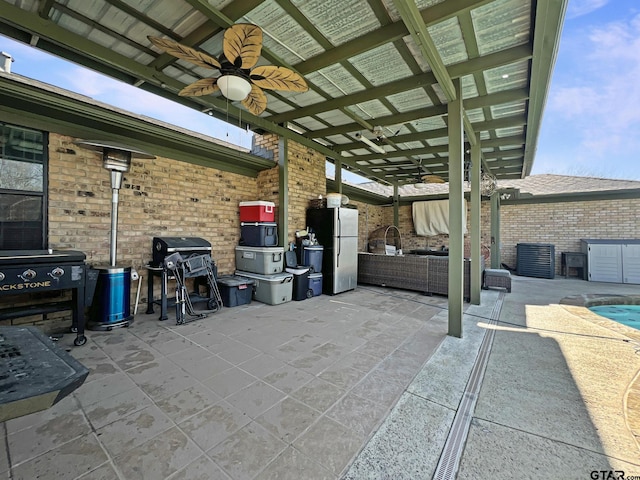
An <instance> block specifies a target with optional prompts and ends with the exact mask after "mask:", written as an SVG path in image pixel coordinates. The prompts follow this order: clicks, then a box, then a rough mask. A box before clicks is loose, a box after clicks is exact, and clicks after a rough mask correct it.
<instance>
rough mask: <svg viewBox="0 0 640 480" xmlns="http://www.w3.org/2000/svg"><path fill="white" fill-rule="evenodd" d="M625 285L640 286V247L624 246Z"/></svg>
mask: <svg viewBox="0 0 640 480" xmlns="http://www.w3.org/2000/svg"><path fill="white" fill-rule="evenodd" d="M622 268H623V272H622V273H623V277H624V278H623V279H622V281H623V282H624V283H638V284H640V245H622Z"/></svg>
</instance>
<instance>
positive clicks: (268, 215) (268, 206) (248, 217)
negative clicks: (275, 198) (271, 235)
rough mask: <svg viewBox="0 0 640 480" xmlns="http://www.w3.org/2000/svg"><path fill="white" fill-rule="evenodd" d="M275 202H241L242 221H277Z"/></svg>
mask: <svg viewBox="0 0 640 480" xmlns="http://www.w3.org/2000/svg"><path fill="white" fill-rule="evenodd" d="M275 206H276V204H275V203H273V202H264V201H262V200H258V201H255V202H240V221H241V222H275V218H276V217H275V211H274V208H275Z"/></svg>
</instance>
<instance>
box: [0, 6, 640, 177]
mask: <svg viewBox="0 0 640 480" xmlns="http://www.w3.org/2000/svg"><path fill="white" fill-rule="evenodd" d="M0 51H4V52H8V53H10V54H11V55H12V56H13V57H14V58H15V62H14V63H13V65H12V71H13V72H15V73H17V74H20V75H24V76H26V77H30V78H35V79H37V80H40V81H44V82H47V83H50V84H53V85H57V86H60V87H62V88H66V89H68V90H72V91H75V92H78V93H81V94H83V95H87V96H89V97H92V98H94V99H96V100H98V101H101V102H105V103H108V104H111V105H115V106H118V107H120V108H124V109H126V110H129V111H132V112H136V113H139V114H143V115H147V116H149V117H153V118H157V119H159V120H163V121H166V122H169V123H172V124H175V125H179V126H181V127H184V128H188V129H190V130H194V131H197V132H201V133H203V134H206V135H210V136H212V137H216V138H220V139H221V140H224V141H227V142H231V143H234V144H236V145H241V146H243V147H246V148H250V147H251V132H247V131H245V130H243V129H240V128H237V127H235V126H233V125H229V124H227V123H226V122H222V121H220V120H217V119H215V118H212V117H209V116H207V115H204V114H202V113H199V112H196V111H194V110H191V109H189V108H186V107H182V106H180V105H178V104H175V103H173V102H171V101H169V100H165V99H163V98H159V97H157V96H155V95H152V94H150V93H147V92H145V91H143V90H140V89H138V88H135V87H132V86H129V85H126V84H124V83H121V82H117V81H115V80H112V79H109V78H107V77H104V76H103V75H100V74H98V73H95V72H92V71H90V70H87V69H84V68H82V67H79V66H77V65H75V64H72V63H69V62H66V61H64V60H60V59H58V58H56V57H53V56H51V55H48V54H45V53H43V52H40V51H39V50H37V49H34V48H31V47H29V46H28V45H25V44H21V43H18V42H14V41H13V40H10V39H8V38H6V37H3V36H0ZM540 173H555V174H561V175H579V176H593V177H603V178H622V179H629V180H640V2H638V1H637V0H570V1H569V7H568V11H567V16H566V19H565V24H564V29H563V34H562V40H561V44H560V50H559V53H558V59H557V62H556V68H555V71H554V74H553V78H552V82H551V88H550V91H549V96H548V99H547V105H546V108H545V112H544V115H543V118H542V126H541V129H540V137H539V141H538V150H537V154H536V157H535V160H534V163H533V170H532V174H540Z"/></svg>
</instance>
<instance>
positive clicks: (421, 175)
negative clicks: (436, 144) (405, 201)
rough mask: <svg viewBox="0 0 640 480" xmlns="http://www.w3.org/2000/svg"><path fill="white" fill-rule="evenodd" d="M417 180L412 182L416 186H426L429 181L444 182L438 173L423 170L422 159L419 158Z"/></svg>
mask: <svg viewBox="0 0 640 480" xmlns="http://www.w3.org/2000/svg"><path fill="white" fill-rule="evenodd" d="M417 180H418V181H417V182H415V183H414V184H413V185H414V187H416V188H427V186H428V184H430V183H445V181H444V178H442V177H441V176H440V175H435V174H432V173H425V172H424V169H423V168H422V159H420V164H419V165H418V176H417Z"/></svg>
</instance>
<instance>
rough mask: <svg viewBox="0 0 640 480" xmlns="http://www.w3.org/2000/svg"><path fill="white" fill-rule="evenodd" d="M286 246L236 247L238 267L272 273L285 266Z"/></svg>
mask: <svg viewBox="0 0 640 480" xmlns="http://www.w3.org/2000/svg"><path fill="white" fill-rule="evenodd" d="M283 255H284V247H236V269H238V270H242V271H243V272H252V273H259V274H262V275H270V274H272V273H280V272H282V269H283V267H284V262H283Z"/></svg>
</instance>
